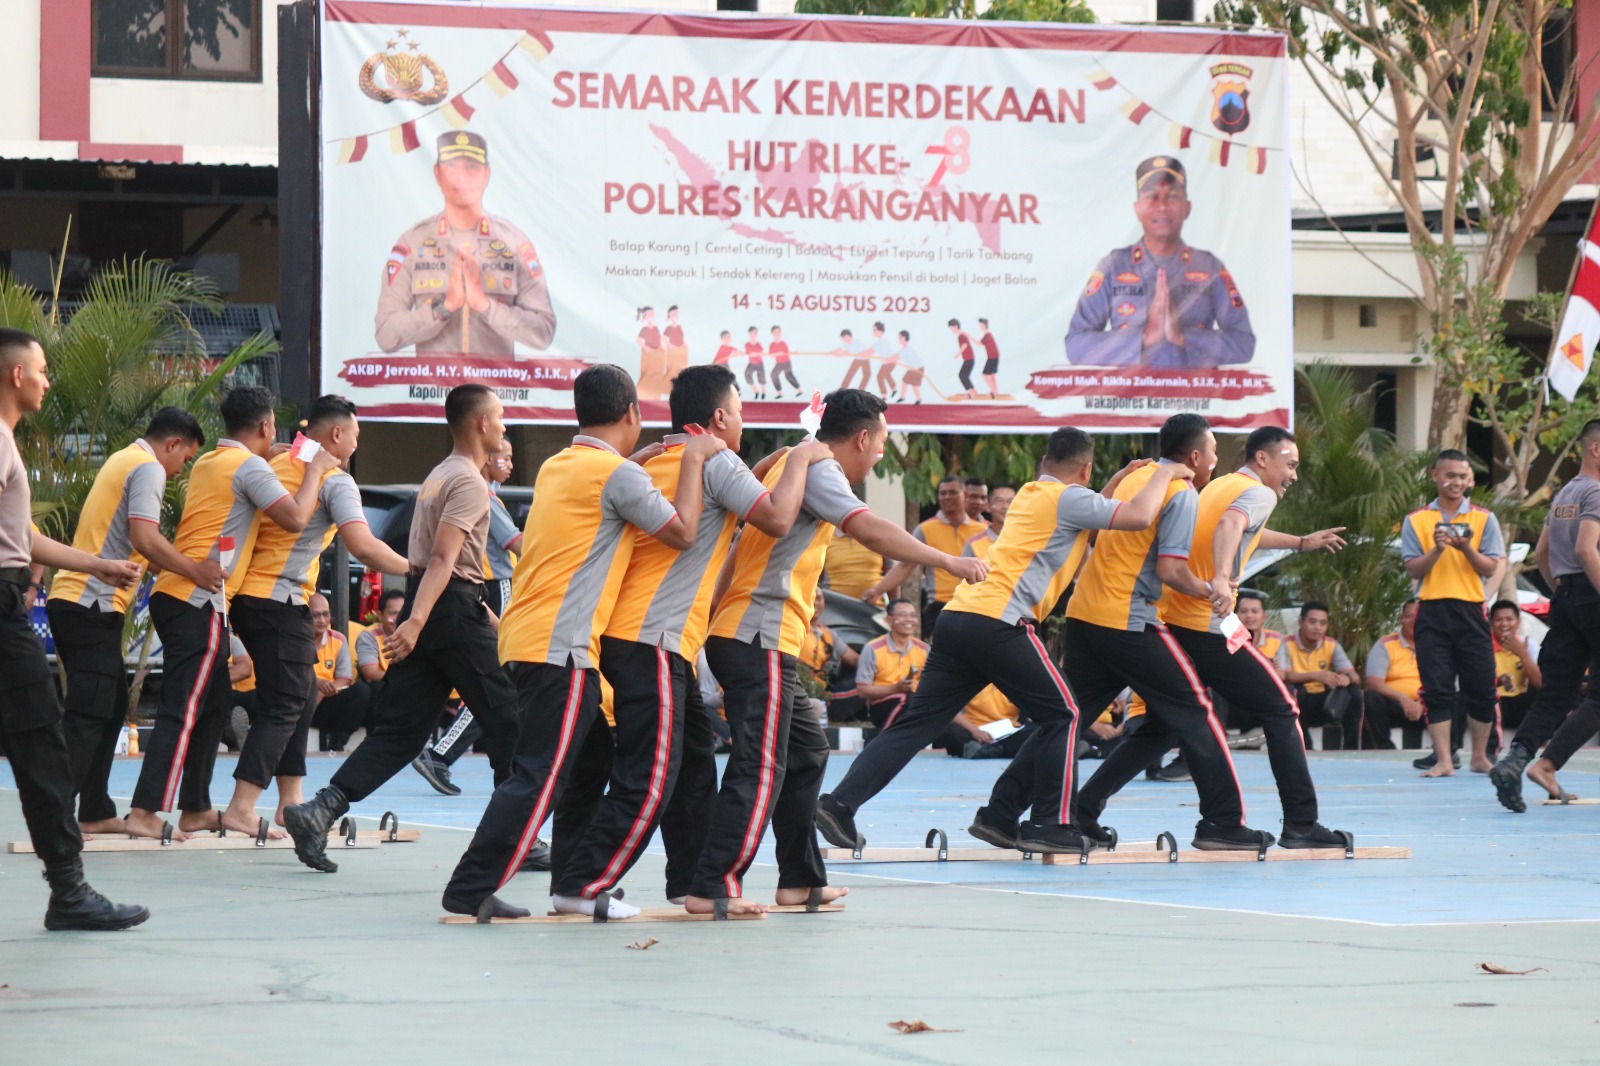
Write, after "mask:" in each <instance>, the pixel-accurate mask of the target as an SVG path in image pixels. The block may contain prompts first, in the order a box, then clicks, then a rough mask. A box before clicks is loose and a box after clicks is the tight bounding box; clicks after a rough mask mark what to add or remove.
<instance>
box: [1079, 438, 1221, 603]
mask: <svg viewBox="0 0 1600 1066" xmlns="http://www.w3.org/2000/svg"><path fill="white" fill-rule="evenodd" d="M1157 465H1166V466H1170V465H1172V463H1171V462H1170V460H1167V459H1162V460H1161V462H1160V463H1159V464H1155V465H1151V466H1145V467H1141V468H1139V469H1138V470H1135V471H1133V472H1132V473H1131V474H1129V475H1128V476H1127V477H1125V478H1123V479H1122V483H1121V484H1120V485H1118V486H1117V490H1116V494H1115V496H1113V497H1112V498H1113V499H1115V500H1117V501H1118V502H1126V501H1128V500H1131V499H1133V497H1134V496H1136V495H1138V494H1139V492H1140V490H1142V489H1143V488H1144V487H1145V485H1147V484H1149V483H1150V479H1151V478H1152V477H1154V476H1155V473H1156V466H1157ZM1199 500H1200V497H1199V495H1198V494H1197V493H1196V492H1195V491H1194V487H1193V486H1191V485H1190V484H1189V483H1188V482H1187V481H1178V480H1173V481H1169V482H1168V483H1167V490H1166V499H1165V500H1164V501H1163V502H1162V505H1161V513H1160V515H1159V516H1158V517H1157V519H1156V522H1155V524H1154V525H1151V526H1150V527H1148V528H1146V529H1108V530H1106V531H1105V532H1104V533H1101V534H1100V536H1099V538H1098V539H1097V540H1096V541H1095V542H1094V551H1092V552H1090V553H1089V561H1088V562H1087V563H1085V564H1084V567H1083V573H1082V574H1081V575H1079V577H1078V587H1077V588H1076V589H1075V590H1074V591H1073V593H1072V599H1071V600H1070V601H1069V602H1068V603H1067V617H1068V618H1075V619H1077V620H1078V621H1080V622H1088V623H1090V624H1091V625H1097V626H1104V627H1106V628H1107V629H1122V630H1127V631H1128V632H1132V633H1142V632H1144V630H1145V629H1147V628H1149V627H1151V626H1154V625H1156V624H1157V623H1158V622H1159V619H1158V617H1157V608H1156V604H1157V603H1158V602H1159V601H1160V599H1161V592H1162V589H1163V587H1164V586H1163V585H1162V583H1161V578H1160V577H1158V576H1157V575H1156V560H1157V559H1160V558H1167V559H1180V560H1187V559H1188V558H1189V545H1190V542H1191V541H1193V540H1194V519H1195V515H1196V513H1198V511H1199V509H1200V504H1199Z"/></svg>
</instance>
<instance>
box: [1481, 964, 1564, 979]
mask: <svg viewBox="0 0 1600 1066" xmlns="http://www.w3.org/2000/svg"><path fill="white" fill-rule="evenodd" d="M1478 969H1480V970H1482V971H1483V972H1484V973H1503V974H1512V975H1515V976H1517V977H1521V976H1522V975H1524V974H1530V973H1538V972H1539V971H1540V970H1544V972H1545V973H1549V972H1550V971H1549V970H1545V968H1544V967H1543V966H1535V967H1534V968H1533V969H1531V970H1508V969H1506V968H1505V967H1504V966H1501V965H1500V964H1499V963H1495V962H1480V963H1478Z"/></svg>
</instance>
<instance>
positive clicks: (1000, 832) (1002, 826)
mask: <svg viewBox="0 0 1600 1066" xmlns="http://www.w3.org/2000/svg"><path fill="white" fill-rule="evenodd" d="M967 832H968V833H969V834H971V835H972V836H975V837H977V838H978V839H979V840H981V841H983V842H984V843H985V844H993V845H994V846H995V847H997V848H1015V847H1016V846H1017V821H1016V819H1015V818H1013V819H1011V820H1010V821H1007V820H1005V819H1003V818H998V817H995V816H994V815H993V814H991V813H990V811H989V808H988V807H979V808H978V812H977V813H976V814H975V815H973V817H972V824H971V825H969V826H967Z"/></svg>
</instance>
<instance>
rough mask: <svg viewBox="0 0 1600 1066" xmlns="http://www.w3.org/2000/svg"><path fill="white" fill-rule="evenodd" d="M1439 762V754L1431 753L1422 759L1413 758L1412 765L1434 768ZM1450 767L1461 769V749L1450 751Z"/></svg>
mask: <svg viewBox="0 0 1600 1066" xmlns="http://www.w3.org/2000/svg"><path fill="white" fill-rule="evenodd" d="M1438 762H1439V756H1438V755H1435V754H1432V753H1429V754H1427V755H1424V756H1423V757H1422V758H1420V759H1412V760H1411V765H1412V766H1415V767H1416V768H1417V769H1418V770H1432V769H1433V768H1434V766H1435V765H1436V764H1437V763H1438ZM1450 769H1452V770H1459V769H1461V753H1460V752H1459V751H1453V752H1451V753H1450Z"/></svg>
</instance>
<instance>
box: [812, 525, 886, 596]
mask: <svg viewBox="0 0 1600 1066" xmlns="http://www.w3.org/2000/svg"><path fill="white" fill-rule="evenodd" d="M822 569H823V574H824V575H825V576H826V577H827V580H828V587H829V588H830V589H832V590H833V591H835V592H837V593H839V594H840V595H841V596H849V597H850V598H851V599H856V600H858V599H861V594H862V593H863V592H866V591H867V590H868V589H870V588H871V587H872V586H874V585H876V584H877V583H878V582H879V581H880V580H881V579H882V578H883V556H881V555H879V554H878V553H877V552H875V551H873V550H872V549H871V548H868V547H866V546H865V545H862V544H860V543H857V542H856V541H855V540H853V539H852V538H851V537H850V536H849V535H847V534H846V533H845V531H844V530H842V529H835V530H834V532H833V539H832V540H830V541H829V542H828V552H827V554H826V555H824V556H823V562H822Z"/></svg>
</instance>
